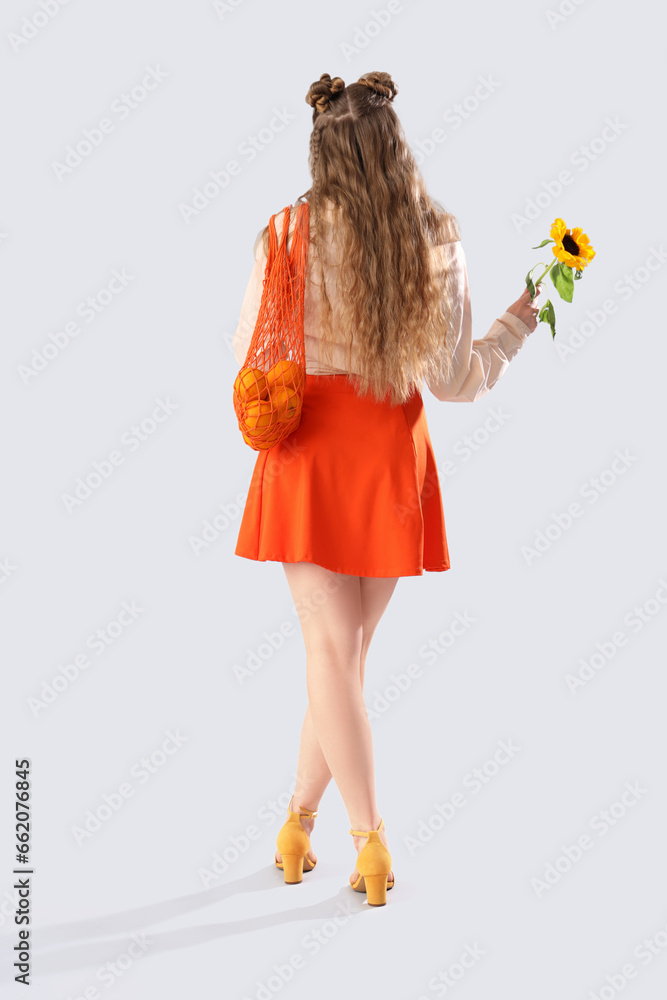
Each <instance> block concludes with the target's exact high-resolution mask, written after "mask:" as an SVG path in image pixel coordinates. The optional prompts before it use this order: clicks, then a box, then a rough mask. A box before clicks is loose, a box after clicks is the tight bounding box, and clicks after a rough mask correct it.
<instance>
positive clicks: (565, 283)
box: [549, 260, 574, 302]
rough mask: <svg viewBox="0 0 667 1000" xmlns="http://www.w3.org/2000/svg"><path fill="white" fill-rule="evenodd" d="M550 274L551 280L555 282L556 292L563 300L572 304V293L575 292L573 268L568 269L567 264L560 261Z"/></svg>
mask: <svg viewBox="0 0 667 1000" xmlns="http://www.w3.org/2000/svg"><path fill="white" fill-rule="evenodd" d="M549 274H550V275H551V280H552V281H553V283H554V286H555V288H556V291H557V292H558V294H559V295H560V297H561V299H565V301H566V302H571V301H572V292H573V291H574V279H573V278H572V268H571V267H568V265H567V264H563V262H562V261H560V260H559V261H556V263H555V264H554V265H553V267H552V268H551V270H550V271H549Z"/></svg>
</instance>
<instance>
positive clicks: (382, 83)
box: [263, 73, 460, 405]
mask: <svg viewBox="0 0 667 1000" xmlns="http://www.w3.org/2000/svg"><path fill="white" fill-rule="evenodd" d="M397 93H398V88H397V87H396V85H395V84H394V82H393V80H392V79H391V76H390V75H389V74H388V73H367V74H365V75H364V76H362V77H361V78H360V79H359V80H358V81H357V82H356V83H352V84H350V85H349V86H347V87H346V86H345V83H344V81H343V80H342V79H341V78H340V77H338V76H337V77H334V78H333V79H332V78H331V77H330V76H329V74H328V73H323V74H322V76H321V77H320V79H319V80H317V81H316V82H315V83H313V84H312V85H311V86H310V88H309V90H308V93H307V94H306V101H307V102H308V104H309V105H311V106H312V108H313V131H312V133H311V137H310V154H309V160H308V163H309V167H310V172H311V175H312V179H313V183H312V186H311V187H310V188H309V189H308V191H306V192H304V194H302V195H300V196H299V198H298V199H297V201H296V202H295V204H294V206H293V209H292V218H291V219H290V223H292V224H293V221H294V214H295V213H296V208H297V206H298V204H300V203H301V202H302V201H304V200H307V201H308V206H309V220H310V247H309V251H313V252H312V253H311V252H309V266H310V261H311V260H312V261H313V263H314V262H315V261H318V262H319V274H320V287H321V303H322V309H321V320H322V324H321V330H320V358H321V360H322V361H323V363H324V364H325V365H330V366H334V365H333V362H332V354H331V349H332V344H333V343H334V329H335V342H337V343H341V340H342V343H343V344H344V347H345V350H346V367H347V368H348V369H349V368H351V367H352V365H354V369H355V372H354V373H352V372H351V373H350V376H349V377H350V379H351V380H352V382H353V383H354V386H355V390H356V391H357V393H358V394H359V395H363V396H365V395H366V394H367V393H368V392H371V393H372V394H373V395H374V396H375V398H376V399H377V400H380V399H383V398H385V397H386V394H387V392H389V393H390V401H391V404H392V405H396V404H397V403H402V402H405V401H406V400H407V399H408V398H409V397H410V396H411V395H412V393H413V392H414V390H415V388H417V389H421V385H422V381H423V379H424V378H428V377H430V376H434V377H444V378H445V379H449V378H450V377H451V374H452V367H451V355H452V349H453V345H452V343H451V337H450V316H451V309H452V304H453V303H452V289H451V286H450V282H449V280H448V278H449V275H448V272H447V268H446V266H445V263H444V258H443V257H442V255H441V254H440V255H439V254H438V252H437V251H436V250H435V249H434V248H435V247H436V246H438V245H439V244H444V243H450V242H453V241H455V240H458V239H460V231H459V226H458V223H457V220H456V218H455V216H454V215H452V214H451V213H450V212H448V211H447V210H446V209H444V208H443V207H442V205H440V204H439V202H437V201H434V200H433V199H432V198H431V197H430V196H429V195H428V193H427V191H426V186H425V183H424V180H423V178H422V176H421V173H420V171H419V168H418V167H417V164H416V161H415V158H414V156H413V154H412V151H411V149H410V147H409V145H408V143H407V140H406V138H405V135H404V133H403V129H402V127H401V124H400V122H399V120H398V118H397V116H396V112H395V111H394V109H393V108H392V106H391V102H392V101H393V99H394V97H395V96H396V94H397ZM276 222H278V219H276ZM263 239H264V249H265V251H266V252H268V225H267V226H266V228H265V229H264V231H263ZM334 244H335V245H336V246H337V248H338V252H339V255H340V256H339V257H338V260H337V261H334V260H326V256H327V254H326V248H327V247H331V246H332V245H334ZM325 262H326V264H327V267H328V268H331V267H333V268H334V269H335V274H336V280H337V296H336V298H337V308H336V310H335V313H336V315H335V317H334V311H333V310H332V306H331V300H330V298H329V294H328V292H327V289H326V283H327V279H326V276H325V271H324V263H325ZM334 320H335V323H334ZM353 351H354V362H353V360H352V352H353Z"/></svg>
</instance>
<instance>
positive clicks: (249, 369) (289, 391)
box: [234, 203, 310, 451]
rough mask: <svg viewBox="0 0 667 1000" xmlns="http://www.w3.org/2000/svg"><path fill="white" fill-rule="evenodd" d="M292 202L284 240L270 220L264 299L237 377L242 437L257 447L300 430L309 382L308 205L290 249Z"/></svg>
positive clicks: (285, 216)
mask: <svg viewBox="0 0 667 1000" xmlns="http://www.w3.org/2000/svg"><path fill="white" fill-rule="evenodd" d="M291 208H292V206H291V205H288V206H287V207H286V208H284V209H283V224H282V230H281V234H280V243H278V237H277V235H276V225H275V218H276V216H275V215H272V216H271V218H270V219H269V254H268V258H267V261H266V270H265V273H264V284H263V287H262V300H261V303H260V307H259V312H258V314H257V322H256V323H255V329H254V331H253V334H252V337H251V339H250V346H249V347H248V353H247V354H246V358H245V362H244V364H243V368H241V370H240V372H239V373H238V375H237V376H236V379H235V381H234V410H235V412H236V416H237V419H238V422H239V429H240V430H241V433H242V434H243V440H244V441H245V442H246V444H249V445H250V447H251V448H254V449H255V451H262V450H264V449H266V448H272V447H273V445H274V444H277V443H278V442H279V441H282V440H283V438H285V437H287V435H288V434H291V433H292V431H294V430H296V428H297V427H298V426H299V421H300V420H301V406H302V403H303V390H304V386H305V382H306V357H305V347H304V339H303V305H304V291H305V281H306V262H307V255H308V242H309V238H310V236H309V226H308V205H307V203H302V204H301V205H299V206H298V208H297V211H296V222H295V226H294V232H293V233H292V245H291V248H290V252H289V254H288V252H287V234H288V230H289V219H290V211H291Z"/></svg>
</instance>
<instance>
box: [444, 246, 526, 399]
mask: <svg viewBox="0 0 667 1000" xmlns="http://www.w3.org/2000/svg"><path fill="white" fill-rule="evenodd" d="M439 249H440V250H442V251H443V253H444V254H446V255H447V256H446V258H445V263H446V267H447V270H448V272H449V278H448V280H449V281H450V282H451V284H450V286H449V287H450V288H451V290H452V291H451V295H452V323H453V327H454V335H455V336H454V342H455V347H454V351H453V354H452V366H453V375H452V377H451V379H449V380H448V381H445V380H444V379H443V378H442V377H439V378H437V379H435V378H431V379H428V378H427V379H426V384H427V385H428V387H429V389H430V390H431V392H432V393H433V395H434V396H435V397H436V398H437V399H440V400H443V401H447V402H454V403H474V402H475V400H477V399H479V398H480V397H481V396H485V395H486V393H487V392H490V391H491V389H493V387H494V385H495V384H496V382H497V381H498V379H499V378H500V377H501V376H502V375H503V374H504V373H505V371H506V370H507V368H508V366H509V363H510V361H511V360H512V358H513V357H515V355H516V354H517V353H518V352H519V350H520V349H521V348H522V347H523V345H524V343H525V342H526V340H527V339H528V337H529V335H530V333H531V332H532V331H531V329H530V327H529V326H528V325H527V324H526V323H524V322H523V320H522V319H519V317H518V316H515V315H514V313H511V312H507V311H506V312H504V313H502V315H501V316H499V317H498V318H497V319H494V321H493V323H492V324H491V328H490V330H489V331H488V333H487V334H486V336H485V337H483V338H481V339H480V340H473V339H472V314H471V308H470V288H469V286H468V271H467V267H466V257H465V253H464V251H463V247H462V246H461V241H460V240H456V241H455V242H453V243H446V244H443V245H442V246H441V247H440V248H439Z"/></svg>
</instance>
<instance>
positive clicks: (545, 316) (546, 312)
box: [537, 299, 556, 340]
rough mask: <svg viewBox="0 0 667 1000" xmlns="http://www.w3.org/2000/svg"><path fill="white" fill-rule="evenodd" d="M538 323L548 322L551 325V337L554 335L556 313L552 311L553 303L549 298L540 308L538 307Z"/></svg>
mask: <svg viewBox="0 0 667 1000" xmlns="http://www.w3.org/2000/svg"><path fill="white" fill-rule="evenodd" d="M537 321H538V323H548V324H549V326H550V327H551V339H552V340H553V338H554V337H555V336H556V314H555V312H554V307H553V303H552V302H551V300H550V299H547V301H546V302H545V303H544V306H543V307H542V309H540V311H539V313H538V315H537Z"/></svg>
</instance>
